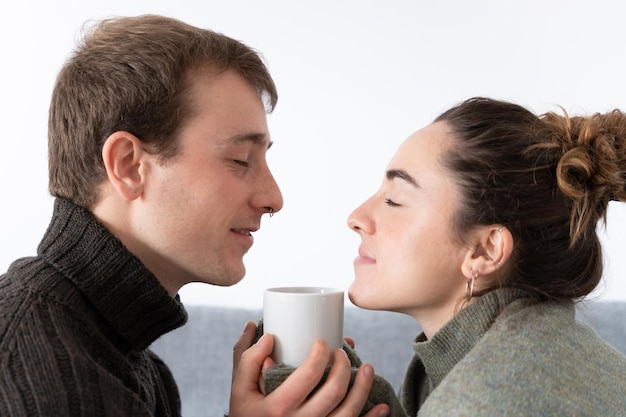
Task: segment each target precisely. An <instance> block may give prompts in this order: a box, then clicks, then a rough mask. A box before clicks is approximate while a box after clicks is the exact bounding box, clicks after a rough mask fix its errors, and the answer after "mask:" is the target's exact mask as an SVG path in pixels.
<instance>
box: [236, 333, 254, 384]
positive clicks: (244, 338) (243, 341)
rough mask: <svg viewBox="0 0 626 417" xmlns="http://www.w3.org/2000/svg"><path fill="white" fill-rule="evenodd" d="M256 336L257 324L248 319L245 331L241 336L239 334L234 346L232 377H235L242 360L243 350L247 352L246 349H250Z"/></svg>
mask: <svg viewBox="0 0 626 417" xmlns="http://www.w3.org/2000/svg"><path fill="white" fill-rule="evenodd" d="M255 336H256V324H254V323H253V322H251V321H248V322H247V323H246V324H245V326H244V328H243V333H242V334H241V336H239V339H238V340H237V342H236V343H235V346H233V372H232V378H234V377H235V373H236V371H237V367H238V366H239V361H240V360H241V355H242V354H243V352H245V350H246V349H248V348H249V347H250V346H251V345H252V342H253V341H254V338H255Z"/></svg>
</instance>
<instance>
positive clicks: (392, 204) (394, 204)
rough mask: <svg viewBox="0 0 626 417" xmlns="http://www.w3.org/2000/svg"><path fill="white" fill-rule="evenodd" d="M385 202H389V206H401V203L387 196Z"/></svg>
mask: <svg viewBox="0 0 626 417" xmlns="http://www.w3.org/2000/svg"><path fill="white" fill-rule="evenodd" d="M385 204H387V205H388V206H389V207H400V204H398V203H395V202H394V201H392V200H390V199H388V198H385Z"/></svg>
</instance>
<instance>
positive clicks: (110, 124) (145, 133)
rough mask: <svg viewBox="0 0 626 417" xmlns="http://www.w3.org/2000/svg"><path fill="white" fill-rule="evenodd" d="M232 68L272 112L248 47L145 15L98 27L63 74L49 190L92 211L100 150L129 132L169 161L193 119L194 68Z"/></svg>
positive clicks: (261, 68)
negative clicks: (111, 138)
mask: <svg viewBox="0 0 626 417" xmlns="http://www.w3.org/2000/svg"><path fill="white" fill-rule="evenodd" d="M204 68H216V69H218V70H228V69H233V70H235V71H237V72H238V73H240V74H241V75H242V76H243V77H244V78H245V79H247V80H248V81H250V82H251V83H252V85H254V86H255V87H256V89H257V90H258V92H259V95H260V97H261V98H262V99H263V100H264V103H265V105H266V109H267V111H268V112H271V111H272V110H273V109H274V106H275V105H276V100H277V92H276V87H275V85H274V82H273V80H272V78H271V76H270V74H269V73H268V70H267V68H266V66H265V64H264V63H263V61H262V59H261V57H260V56H259V54H258V53H257V52H256V51H254V50H253V49H251V48H249V47H248V46H246V45H244V44H243V43H241V42H239V41H237V40H234V39H232V38H230V37H227V36H224V35H222V34H220V33H216V32H214V31H211V30H207V29H199V28H196V27H193V26H190V25H188V24H186V23H183V22H181V21H179V20H176V19H172V18H167V17H162V16H155V15H144V16H138V17H122V18H113V19H107V20H103V21H100V22H98V23H97V24H96V25H95V26H92V27H91V28H90V29H89V30H88V31H87V32H86V34H85V36H84V37H83V41H82V42H81V43H80V44H79V45H78V48H77V49H76V51H75V52H74V53H73V54H72V55H71V56H70V58H69V59H68V60H67V62H66V63H65V65H64V66H63V68H62V69H61V71H60V73H59V75H58V78H57V81H56V84H55V87H54V91H53V94H52V100H51V104H50V117H49V125H48V128H49V131H48V147H49V151H48V152H49V153H48V155H49V156H48V162H49V189H50V193H51V194H52V195H53V196H56V197H62V198H66V199H69V200H71V201H73V202H74V203H76V204H78V205H80V206H83V207H86V208H91V207H92V206H93V204H94V203H95V201H96V198H97V196H98V187H99V185H100V184H101V183H102V181H103V180H104V178H105V175H106V174H105V169H104V165H103V161H102V156H101V152H102V146H103V143H104V141H105V140H106V138H107V137H108V136H109V135H110V134H112V133H113V132H116V131H128V132H130V133H132V134H133V135H135V136H137V137H138V138H139V139H140V140H141V141H143V142H144V143H146V144H147V145H150V147H151V148H152V149H155V150H156V152H157V153H158V154H159V155H160V156H162V157H163V158H167V157H170V156H173V155H175V154H176V152H177V143H176V133H177V131H178V130H179V129H180V127H181V126H182V125H183V123H184V122H185V121H186V119H187V118H188V117H189V116H190V112H191V111H192V109H191V103H189V92H188V90H189V87H190V81H191V77H192V75H193V73H194V71H197V70H202V69H204Z"/></svg>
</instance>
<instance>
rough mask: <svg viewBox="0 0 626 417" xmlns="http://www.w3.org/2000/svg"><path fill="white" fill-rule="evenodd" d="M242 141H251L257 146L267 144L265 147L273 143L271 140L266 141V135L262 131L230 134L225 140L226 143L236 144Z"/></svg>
mask: <svg viewBox="0 0 626 417" xmlns="http://www.w3.org/2000/svg"><path fill="white" fill-rule="evenodd" d="M243 142H252V144H254V145H257V146H265V144H267V149H269V148H271V147H272V145H273V144H274V142H273V141H271V140H270V141H268V140H267V136H266V135H265V134H263V133H243V134H240V135H234V136H231V137H229V138H228V140H227V144H235V145H237V144H240V143H243Z"/></svg>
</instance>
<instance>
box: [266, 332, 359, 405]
mask: <svg viewBox="0 0 626 417" xmlns="http://www.w3.org/2000/svg"><path fill="white" fill-rule="evenodd" d="M344 356H345V355H344ZM329 359H330V351H329V349H328V345H327V344H326V342H324V341H323V340H318V341H316V342H315V343H314V344H313V347H312V348H311V351H310V353H309V356H307V358H306V359H305V360H304V362H302V363H301V364H300V366H298V367H297V368H296V369H295V370H294V371H293V372H292V373H291V375H289V377H287V379H285V381H283V383H282V384H280V385H279V386H278V388H276V390H274V391H273V392H272V393H271V394H269V396H268V397H272V396H273V397H281V398H289V399H290V400H291V401H290V404H288V405H285V407H286V408H290V409H296V408H298V407H299V406H300V405H302V404H303V403H304V402H305V400H306V399H307V397H308V396H309V395H310V394H311V391H313V389H314V388H315V387H316V386H317V384H319V382H320V381H321V379H322V377H323V376H324V370H325V369H326V366H327V365H328V361H329ZM345 360H347V357H346V358H345ZM326 414H327V413H325V414H319V415H326Z"/></svg>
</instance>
